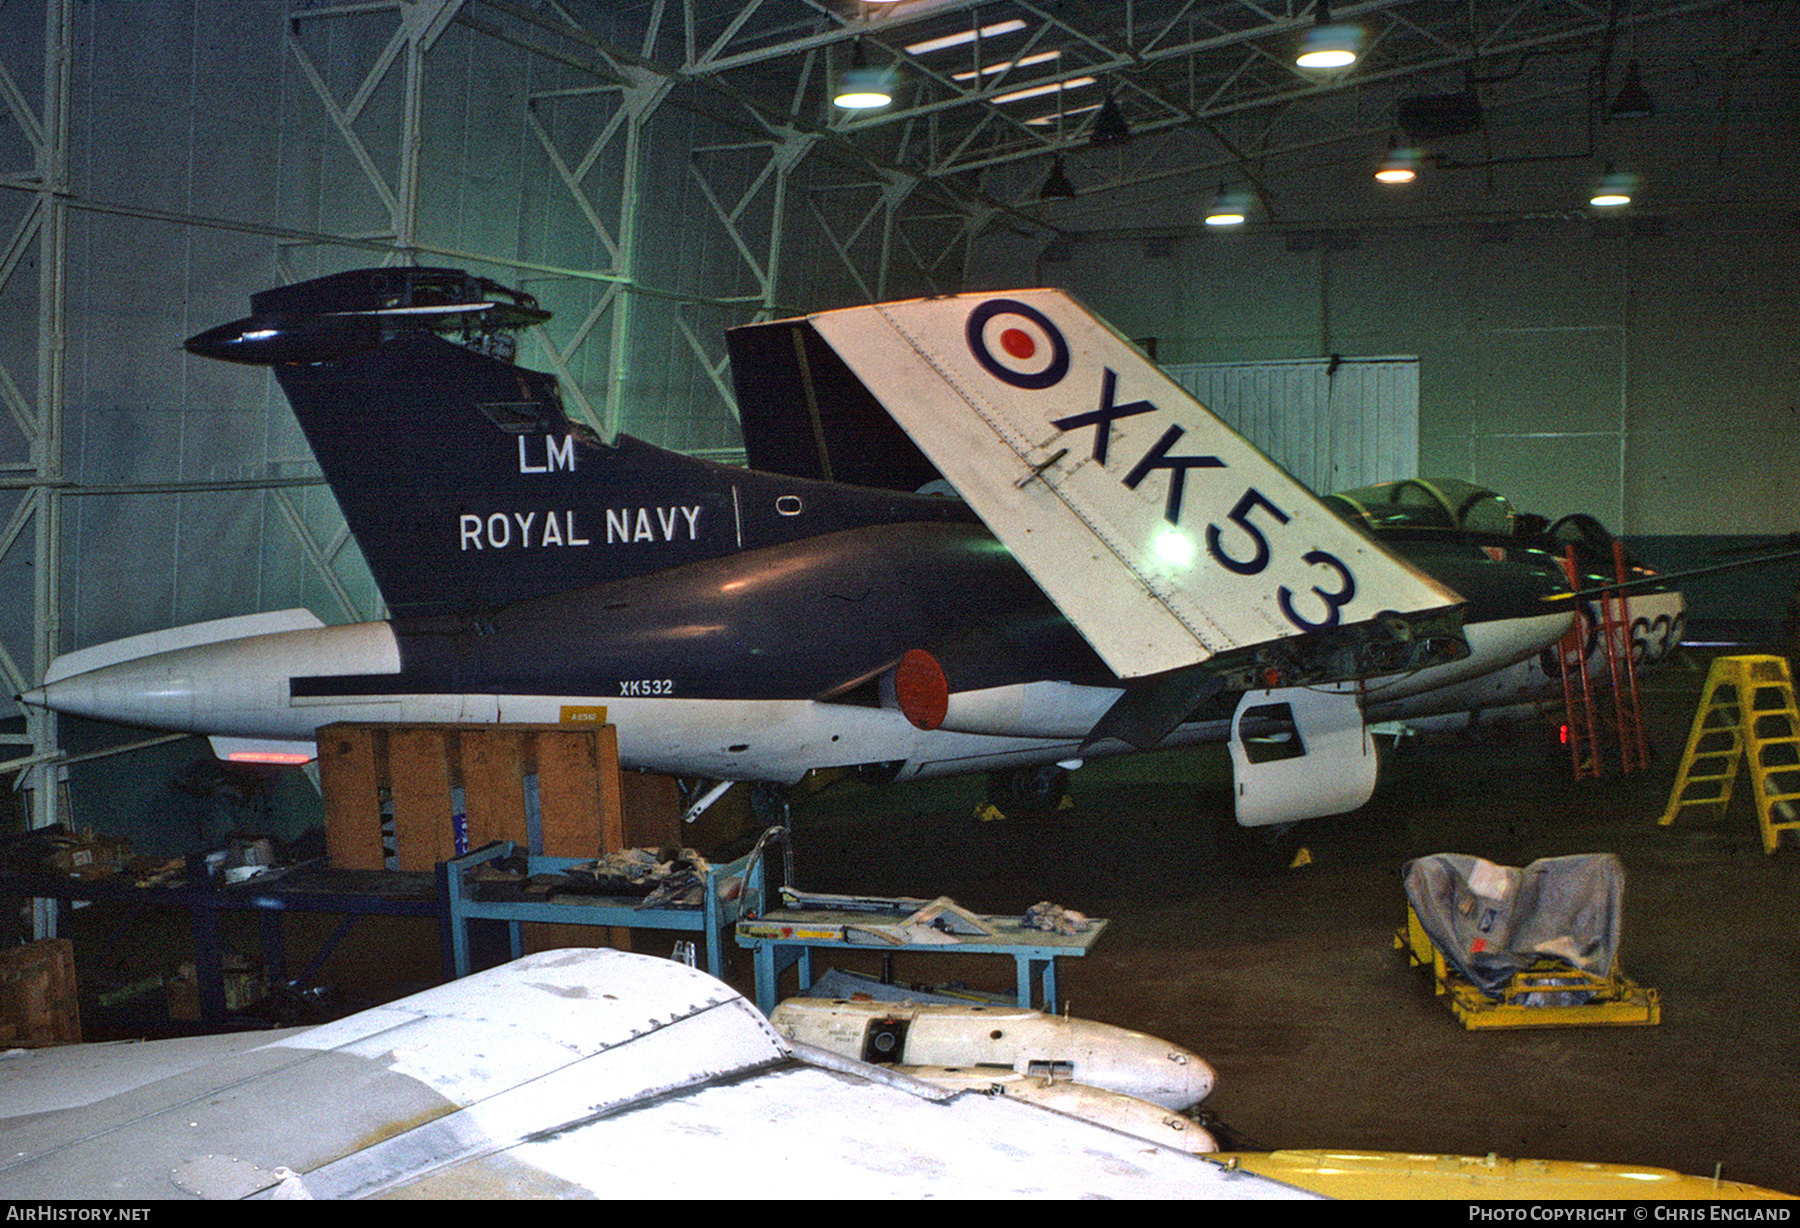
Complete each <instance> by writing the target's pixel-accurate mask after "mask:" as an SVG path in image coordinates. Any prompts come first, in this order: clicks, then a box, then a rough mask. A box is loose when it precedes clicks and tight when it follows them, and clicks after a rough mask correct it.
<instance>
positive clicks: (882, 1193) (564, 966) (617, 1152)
mask: <svg viewBox="0 0 1800 1228" xmlns="http://www.w3.org/2000/svg"><path fill="white" fill-rule="evenodd" d="M209 1039H211V1040H214V1041H216V1042H218V1049H217V1050H216V1051H215V1052H213V1053H212V1054H211V1055H210V1056H208V1055H207V1054H206V1053H205V1052H204V1051H203V1048H202V1046H201V1044H200V1042H195V1041H180V1042H148V1043H146V1044H143V1045H137V1046H130V1047H129V1049H130V1050H136V1051H137V1054H133V1053H131V1052H130V1051H129V1050H127V1049H121V1048H119V1047H113V1046H108V1047H106V1048H108V1049H110V1050H112V1052H110V1053H109V1054H107V1055H105V1060H96V1058H95V1057H94V1055H93V1052H92V1050H91V1049H90V1048H89V1047H87V1046H70V1047H68V1048H65V1049H52V1050H40V1051H36V1052H32V1053H14V1054H8V1055H6V1056H5V1057H4V1058H0V1144H3V1145H4V1152H0V1155H3V1157H4V1158H3V1159H0V1198H6V1199H11V1200H39V1199H152V1198H155V1199H163V1198H183V1197H186V1198H252V1197H254V1198H352V1197H381V1196H389V1197H421V1198H450V1197H469V1198H475V1197H485V1198H502V1197H518V1198H524V1197H595V1196H598V1197H647V1196H656V1195H658V1194H666V1195H670V1196H673V1197H676V1198H679V1199H681V1200H684V1201H691V1200H693V1199H695V1198H733V1199H766V1198H776V1197H781V1198H796V1197H799V1198H858V1199H868V1198H880V1197H902V1198H915V1197H926V1196H950V1197H956V1196H961V1197H989V1198H997V1197H1019V1196H1037V1197H1052V1198H1055V1197H1062V1198H1070V1197H1089V1196H1097V1197H1137V1198H1150V1197H1155V1198H1301V1197H1307V1196H1308V1195H1306V1194H1304V1193H1302V1192H1300V1191H1298V1190H1295V1189H1293V1188H1292V1187H1290V1186H1287V1185H1284V1184H1282V1183H1280V1182H1277V1181H1271V1180H1268V1179H1266V1178H1261V1177H1254V1176H1250V1175H1248V1174H1245V1173H1242V1172H1238V1171H1233V1170H1232V1169H1231V1168H1229V1167H1227V1166H1225V1165H1222V1164H1219V1163H1216V1162H1212V1161H1208V1160H1205V1159H1202V1158H1199V1157H1195V1156H1191V1155H1187V1154H1183V1153H1181V1152H1177V1151H1174V1150H1172V1149H1167V1148H1164V1147H1160V1146H1157V1145H1155V1144H1152V1143H1146V1142H1145V1141H1144V1140H1142V1139H1138V1138H1133V1137H1131V1136H1128V1135H1124V1134H1119V1133H1116V1132H1114V1131H1112V1130H1109V1129H1107V1128H1105V1127H1103V1126H1097V1125H1094V1124H1092V1123H1089V1122H1085V1121H1081V1120H1078V1119H1075V1118H1071V1117H1065V1116H1062V1115H1059V1114H1057V1113H1054V1112H1051V1111H1048V1110H1045V1109H1041V1108H1037V1107H1035V1106H1032V1105H1029V1104H1025V1103H1022V1102H1019V1101H1016V1100H1012V1099H1009V1098H1006V1097H993V1096H987V1095H983V1094H980V1093H977V1092H945V1091H943V1090H941V1089H938V1088H934V1087H931V1086H930V1085H927V1084H924V1083H921V1082H918V1081H916V1080H912V1079H908V1078H905V1077H903V1076H898V1075H894V1074H891V1073H888V1072H884V1071H882V1070H881V1069H880V1068H879V1067H874V1066H868V1065H865V1064H864V1063H861V1062H856V1061H851V1060H849V1059H829V1058H826V1057H824V1056H822V1055H821V1056H817V1057H815V1056H809V1055H804V1054H797V1053H796V1050H795V1049H794V1048H793V1047H790V1046H789V1045H788V1044H787V1043H786V1042H784V1041H783V1040H782V1039H781V1038H780V1037H779V1036H778V1035H777V1034H776V1033H775V1032H774V1030H773V1029H772V1028H771V1027H770V1026H769V1023H768V1021H767V1020H766V1019H764V1018H763V1017H762V1015H761V1014H759V1013H758V1012H757V1011H756V1009H755V1008H754V1007H753V1006H751V1005H750V1004H749V1003H748V1002H746V1001H745V1000H744V999H743V998H742V997H740V996H739V995H738V994H737V993H735V992H734V991H732V990H731V989H730V988H729V987H728V986H726V985H723V984H721V983H720V982H718V981H716V980H714V979H712V978H711V977H708V976H706V975H705V974H704V973H700V972H697V971H695V970H694V969H691V968H688V967H685V966H684V965H681V964H677V963H674V962H672V961H669V960H663V959H653V958H650V957H647V956H642V955H630V954H626V953H623V952H618V951H609V950H567V951H553V952H546V953H543V954H539V955H533V956H527V957H526V958H525V959H523V960H519V961H515V962H514V963H511V964H507V965H505V966H503V967H500V968H496V969H492V970H490V971H488V972H484V973H478V974H476V975H475V976H472V977H468V978H465V979H463V980H460V981H455V982H451V983H450V984H447V985H442V986H439V987H437V988H435V989H430V990H427V991H425V992H424V993H421V994H416V995H414V996H412V997H410V998H406V999H403V1000H401V1001H398V1002H394V1003H391V1004H389V1005H387V1006H380V1007H376V1008H374V1009H372V1010H367V1011H363V1012H361V1013H359V1014H356V1015H353V1016H350V1017H348V1018H346V1019H343V1020H339V1021H337V1022H335V1023H328V1024H324V1025H321V1026H319V1027H315V1028H308V1029H304V1030H300V1031H297V1032H289V1033H283V1034H281V1035H280V1036H278V1037H277V1038H275V1039H273V1040H266V1041H261V1042H260V1043H253V1044H246V1038H245V1037H243V1036H242V1035H236V1036H228V1037H217V1038H209ZM164 1044H171V1045H176V1046H182V1047H180V1048H177V1049H173V1050H170V1051H168V1052H167V1053H166V1054H165V1053H164V1051H162V1050H161V1049H160V1048H159V1046H161V1045H164ZM140 1055H141V1067H140V1069H141V1071H142V1072H143V1073H139V1074H137V1075H133V1074H131V1073H130V1072H129V1071H128V1070H126V1069H124V1068H125V1067H128V1066H131V1065H133V1064H134V1063H133V1062H132V1059H133V1057H134V1056H140ZM150 1076H154V1077H150ZM47 1079H49V1080H52V1082H51V1083H49V1084H46V1080H47ZM84 1082H85V1084H86V1086H87V1091H85V1092H83V1091H82V1090H81V1087H82V1085H83V1083H84ZM47 1086H48V1087H50V1088H51V1091H50V1092H48V1093H45V1094H34V1092H35V1091H36V1090H37V1089H44V1088H46V1087H47Z"/></svg>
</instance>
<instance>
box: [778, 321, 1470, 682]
mask: <svg viewBox="0 0 1800 1228" xmlns="http://www.w3.org/2000/svg"><path fill="white" fill-rule="evenodd" d="M806 323H807V324H808V325H809V326H810V327H811V328H812V329H813V330H815V331H816V332H817V334H818V335H819V336H820V337H821V338H823V339H824V341H825V342H826V343H827V344H828V345H829V346H830V348H831V350H832V351H833V352H834V353H835V355H836V356H837V358H838V359H840V360H841V361H842V362H843V363H844V364H845V365H846V366H847V367H848V368H849V369H850V370H851V371H852V372H854V374H855V376H856V378H857V379H859V380H860V381H861V382H862V383H863V384H864V385H865V386H866V387H867V388H868V389H869V390H870V391H871V392H872V393H873V394H874V395H875V397H876V398H877V399H879V400H880V402H881V403H882V405H883V406H884V407H885V408H886V409H887V411H888V412H889V413H890V414H892V415H893V417H894V418H895V420H896V421H898V422H899V423H900V425H901V426H902V427H903V428H904V429H905V430H906V432H907V433H908V434H909V435H910V436H911V437H912V439H913V440H914V441H915V442H916V443H917V444H918V445H919V447H920V448H921V449H922V450H923V451H924V453H925V454H926V456H928V457H929V458H930V460H931V461H932V463H933V464H935V465H936V466H937V468H938V469H939V470H940V471H942V473H943V474H944V476H945V477H946V478H948V479H949V481H950V482H951V483H952V484H953V485H954V486H955V487H956V489H957V490H958V492H959V493H961V494H962V496H963V497H964V498H965V499H966V500H967V501H968V502H969V504H970V505H971V506H972V507H973V508H974V509H975V510H976V512H978V513H979V514H980V516H981V517H982V519H983V520H984V521H986V522H987V525H988V527H989V528H990V529H991V530H992V531H993V532H994V534H995V535H996V536H998V537H999V538H1000V539H1001V540H1002V541H1003V542H1005V544H1006V545H1007V547H1008V548H1009V549H1010V550H1011V551H1012V553H1013V554H1014V556H1015V557H1017V558H1018V560H1019V561H1020V563H1021V564H1022V565H1023V566H1024V567H1025V568H1026V570H1027V571H1028V572H1030V573H1031V576H1032V578H1033V579H1034V580H1035V581H1036V582H1037V583H1038V585H1039V586H1040V587H1041V588H1043V589H1044V591H1045V592H1046V593H1047V594H1049V596H1050V597H1051V599H1052V600H1053V601H1055V602H1056V604H1057V606H1058V607H1059V608H1060V609H1061V610H1062V611H1063V613H1064V614H1065V615H1066V616H1067V617H1068V618H1069V620H1070V622H1072V623H1073V624H1074V625H1075V626H1076V627H1077V628H1078V629H1079V630H1080V631H1081V633H1082V634H1083V636H1085V637H1086V638H1087V640H1088V641H1089V643H1090V644H1092V646H1093V647H1094V649H1095V651H1096V652H1098V653H1099V654H1100V656H1101V657H1102V658H1103V659H1104V660H1105V661H1106V663H1107V664H1108V665H1109V666H1110V667H1111V668H1112V669H1113V671H1114V672H1115V673H1117V674H1118V675H1119V676H1120V677H1121V678H1124V679H1126V680H1128V682H1130V681H1131V680H1135V679H1152V680H1154V679H1156V678H1157V677H1158V676H1159V675H1165V674H1167V673H1168V672H1169V671H1174V670H1180V669H1184V668H1188V667H1192V666H1194V665H1196V664H1199V663H1201V662H1207V661H1221V663H1222V662H1223V660H1226V659H1233V660H1238V661H1240V662H1241V661H1245V660H1250V659H1252V656H1253V657H1254V660H1255V661H1256V662H1257V664H1256V666H1255V669H1256V672H1258V673H1263V674H1266V673H1268V672H1269V670H1270V669H1271V668H1274V665H1273V664H1272V663H1277V662H1278V663H1280V668H1278V669H1276V670H1275V672H1276V673H1277V674H1278V675H1279V676H1280V678H1281V680H1282V681H1283V682H1286V683H1293V682H1300V681H1332V680H1339V679H1346V678H1354V677H1361V676H1368V675H1371V674H1375V673H1384V672H1394V671H1395V670H1397V669H1405V668H1416V667H1418V666H1419V665H1420V664H1423V663H1425V662H1426V661H1428V660H1431V659H1445V658H1446V657H1454V656H1459V655H1461V653H1462V652H1466V647H1465V646H1463V645H1462V644H1461V642H1460V636H1459V634H1458V626H1459V620H1460V614H1459V612H1457V611H1456V610H1455V609H1453V607H1458V606H1460V603H1461V601H1462V599H1461V598H1460V597H1459V596H1458V595H1457V594H1456V593H1453V592H1451V591H1450V590H1448V589H1446V588H1444V587H1443V586H1441V585H1439V584H1438V583H1436V582H1435V581H1433V580H1432V579H1431V578H1430V577H1428V576H1426V575H1425V574H1423V573H1422V572H1420V571H1418V570H1416V569H1415V568H1413V567H1412V566H1410V565H1409V564H1407V563H1406V562H1404V561H1403V560H1401V559H1399V558H1398V557H1396V556H1394V555H1393V554H1391V553H1389V552H1388V551H1387V550H1385V549H1383V548H1382V547H1381V546H1380V545H1378V544H1377V543H1375V542H1374V541H1372V540H1371V539H1370V538H1368V537H1366V536H1364V535H1363V534H1361V533H1359V532H1357V531H1356V530H1355V529H1353V528H1352V527H1351V526H1350V525H1348V524H1346V523H1345V522H1344V521H1343V520H1341V519H1340V518H1339V517H1338V516H1336V515H1335V514H1334V513H1333V512H1332V511H1331V510H1330V509H1329V508H1328V507H1327V506H1325V504H1323V503H1322V502H1321V501H1320V500H1319V499H1318V498H1317V497H1316V496H1315V495H1314V494H1313V493H1312V492H1311V491H1309V490H1307V489H1306V488H1305V487H1304V486H1302V485H1301V484H1300V483H1298V482H1297V481H1295V480H1294V479H1293V478H1292V477H1290V476H1289V475H1288V474H1287V473H1286V472H1284V471H1283V470H1282V469H1281V468H1280V467H1279V466H1277V465H1276V464H1275V463H1274V462H1273V461H1271V460H1269V459H1268V458H1267V457H1265V456H1264V455H1262V454H1261V453H1260V452H1258V451H1257V450H1256V449H1255V448H1254V447H1252V446H1251V445H1250V444H1249V443H1248V442H1247V441H1245V440H1244V439H1243V438H1242V437H1241V436H1239V435H1238V434H1237V433H1236V432H1234V431H1233V430H1231V428H1229V427H1228V426H1226V425H1225V424H1224V423H1223V422H1222V421H1220V420H1219V419H1218V418H1217V417H1215V416H1214V415H1213V414H1212V413H1210V412H1209V411H1208V410H1207V409H1206V408H1205V407H1204V406H1203V405H1201V404H1200V403H1199V402H1198V401H1196V400H1194V399H1193V397H1191V396H1190V395H1189V394H1188V393H1187V392H1186V391H1184V390H1183V389H1182V388H1181V387H1180V386H1179V385H1177V384H1175V383H1174V382H1173V381H1171V380H1170V379H1169V378H1168V377H1167V376H1166V375H1164V374H1163V373H1162V372H1161V371H1160V370H1159V369H1157V367H1156V366H1155V365H1154V364H1153V363H1152V362H1150V360H1149V359H1148V358H1146V357H1145V356H1144V355H1143V354H1142V353H1140V352H1139V351H1138V350H1137V349H1135V348H1134V347H1133V346H1132V345H1131V344H1130V343H1129V342H1127V341H1126V340H1125V339H1124V338H1122V337H1120V336H1119V335H1118V334H1116V333H1115V332H1113V331H1112V330H1111V329H1110V328H1108V327H1107V326H1106V325H1105V324H1103V323H1102V322H1101V321H1100V320H1098V319H1097V318H1096V317H1094V316H1093V315H1092V314H1091V313H1089V312H1088V311H1087V310H1086V309H1085V308H1083V307H1081V306H1080V305H1079V304H1077V303H1076V302H1074V301H1073V300H1072V299H1070V298H1069V297H1068V296H1066V295H1064V294H1062V293H1060V292H1058V291H1054V290H1030V291H1020V292H1015V293H1009V294H1000V295H994V294H975V295H961V296H956V297H951V298H942V299H921V300H917V301H914V302H906V303H889V304H880V305H876V306H871V307H861V308H852V309H848V310H843V311H834V312H826V313H821V314H818V315H813V316H809V317H807V320H806ZM1268 645H1276V646H1277V647H1278V648H1283V649H1285V651H1280V652H1276V653H1274V654H1273V655H1271V654H1270V653H1269V652H1268V651H1261V652H1259V653H1258V654H1252V656H1247V655H1246V652H1245V650H1247V649H1249V648H1251V647H1253V646H1268ZM1259 685H1264V686H1266V685H1270V682H1269V681H1266V680H1265V681H1260V682H1259Z"/></svg>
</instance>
